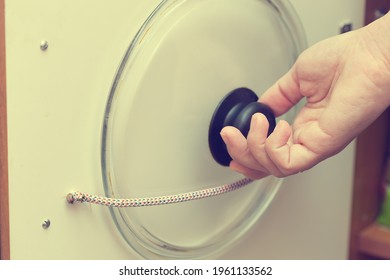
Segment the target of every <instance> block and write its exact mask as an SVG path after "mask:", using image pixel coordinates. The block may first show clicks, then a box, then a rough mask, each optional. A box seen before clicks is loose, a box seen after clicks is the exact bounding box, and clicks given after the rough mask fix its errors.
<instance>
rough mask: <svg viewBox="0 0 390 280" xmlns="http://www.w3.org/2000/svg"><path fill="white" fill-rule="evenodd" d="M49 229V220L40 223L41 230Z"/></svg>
mask: <svg viewBox="0 0 390 280" xmlns="http://www.w3.org/2000/svg"><path fill="white" fill-rule="evenodd" d="M49 227H50V220H49V219H46V220H44V221H43V223H42V228H43V229H48V228H49Z"/></svg>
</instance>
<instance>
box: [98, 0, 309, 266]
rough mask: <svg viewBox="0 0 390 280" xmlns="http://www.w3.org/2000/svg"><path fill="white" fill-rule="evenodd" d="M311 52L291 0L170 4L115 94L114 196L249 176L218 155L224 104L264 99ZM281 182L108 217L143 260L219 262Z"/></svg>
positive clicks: (153, 21) (148, 25) (144, 37)
mask: <svg viewBox="0 0 390 280" xmlns="http://www.w3.org/2000/svg"><path fill="white" fill-rule="evenodd" d="M303 47H304V37H303V32H302V29H301V28H300V25H299V22H298V21H297V19H296V17H295V14H294V12H293V11H292V8H291V6H290V5H288V4H286V1H261V0H167V1H162V2H161V4H160V5H159V6H158V7H157V8H156V9H155V10H154V11H153V12H152V13H151V15H150V17H149V18H148V19H147V20H146V21H145V23H144V24H143V26H142V27H141V28H140V30H139V31H138V33H137V35H136V36H135V38H134V39H133V41H132V42H131V44H130V46H129V48H128V50H127V52H126V53H125V55H124V58H123V61H122V62H121V64H120V66H119V69H118V72H117V74H116V76H115V79H114V83H113V85H112V89H111V92H110V94H109V99H108V102H107V107H106V114H105V118H104V124H103V135H102V173H103V181H104V187H105V193H106V195H107V196H109V197H117V198H134V197H151V196H161V195H172V194H178V193H185V192H191V191H196V190H200V189H203V188H209V187H214V186H218V185H222V184H227V183H232V182H234V181H237V180H239V179H241V178H242V176H241V175H239V174H237V173H235V172H233V171H231V170H230V169H229V168H226V167H223V166H220V165H219V164H217V163H216V162H215V161H214V160H213V157H212V156H211V154H210V151H209V147H208V129H209V123H210V119H211V118H212V115H213V112H214V110H215V107H216V106H217V105H218V103H219V101H220V100H221V99H222V98H223V97H224V96H225V95H226V94H227V93H228V92H230V91H231V90H233V89H235V88H239V87H247V88H250V89H251V90H253V91H254V92H256V93H257V95H261V93H262V92H263V91H264V90H266V89H267V88H268V87H269V86H271V85H272V84H273V83H274V82H275V81H276V80H277V79H278V78H279V77H280V76H282V75H283V74H284V73H285V72H286V71H287V70H288V69H289V68H290V67H291V65H292V64H293V63H294V61H295V59H296V57H297V56H298V54H299V53H300V52H301V50H302V49H303ZM282 118H284V119H287V120H291V119H292V114H290V115H289V114H286V115H284V116H282ZM280 182H281V180H280V179H277V178H274V177H271V176H270V177H267V178H265V179H262V180H259V181H256V182H253V183H251V184H250V185H248V186H246V187H245V188H242V189H240V190H237V191H233V192H230V193H227V194H223V195H220V196H215V197H211V198H206V199H201V200H194V201H190V202H183V203H177V204H171V205H161V206H150V207H140V208H122V209H116V208H110V211H111V214H112V217H113V219H114V221H115V224H116V225H117V227H118V229H119V231H120V233H121V234H122V236H123V237H124V239H125V240H126V241H127V243H128V244H129V245H130V246H131V247H132V248H133V249H134V250H135V251H136V252H138V253H139V254H140V255H141V256H142V257H144V258H152V259H156V258H173V259H191V258H195V259H198V258H210V257H213V256H217V255H218V254H220V253H222V252H223V251H224V250H225V249H226V248H228V247H229V246H230V245H231V244H233V243H234V242H235V241H236V240H237V239H238V238H240V237H241V236H242V235H243V234H244V233H245V232H246V231H247V230H248V229H249V228H250V227H251V226H252V225H253V223H255V222H256V220H257V219H258V218H259V217H260V216H261V214H262V213H263V212H264V210H265V209H266V208H267V206H268V205H269V203H270V202H271V201H272V199H273V197H274V195H275V194H276V192H277V190H278V187H279V185H280Z"/></svg>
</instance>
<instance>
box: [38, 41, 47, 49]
mask: <svg viewBox="0 0 390 280" xmlns="http://www.w3.org/2000/svg"><path fill="white" fill-rule="evenodd" d="M39 47H40V48H41V51H46V50H47V48H48V47H49V43H48V42H47V41H42V42H41V45H40V46H39Z"/></svg>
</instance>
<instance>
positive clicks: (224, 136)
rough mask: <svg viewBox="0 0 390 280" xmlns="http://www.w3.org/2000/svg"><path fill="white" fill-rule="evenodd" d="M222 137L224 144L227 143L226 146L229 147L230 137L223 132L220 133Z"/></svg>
mask: <svg viewBox="0 0 390 280" xmlns="http://www.w3.org/2000/svg"><path fill="white" fill-rule="evenodd" d="M220 135H221V137H222V140H223V142H225V144H226V145H229V142H230V140H229V137H228V136H227V135H226V133H225V132H224V131H223V130H222V131H221V133H220Z"/></svg>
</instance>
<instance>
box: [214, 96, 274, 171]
mask: <svg viewBox="0 0 390 280" xmlns="http://www.w3.org/2000/svg"><path fill="white" fill-rule="evenodd" d="M258 99H259V98H258V97H257V95H256V94H255V93H254V92H253V91H252V90H250V89H248V88H237V89H235V90H233V91H231V92H230V93H228V94H227V95H226V96H225V97H224V98H223V99H222V101H221V102H220V103H219V104H218V106H217V108H216V109H215V111H214V115H213V117H212V119H211V122H210V127H209V147H210V152H211V154H212V156H213V158H214V159H215V161H217V162H218V163H219V164H221V165H223V166H229V164H230V161H231V160H232V158H231V157H230V155H229V153H228V151H227V148H226V145H225V143H224V142H223V140H222V137H221V135H220V132H221V130H222V128H224V127H225V126H234V127H236V128H237V129H238V130H240V131H241V133H242V134H243V135H244V136H245V137H246V136H247V135H248V132H249V128H250V122H251V118H252V115H253V114H255V113H262V114H263V115H265V117H266V118H267V120H268V122H269V128H268V136H269V135H270V134H271V133H272V131H273V130H274V129H275V126H276V120H275V115H274V113H273V112H272V110H271V108H270V107H268V106H267V105H265V104H262V103H259V102H257V100H258Z"/></svg>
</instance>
